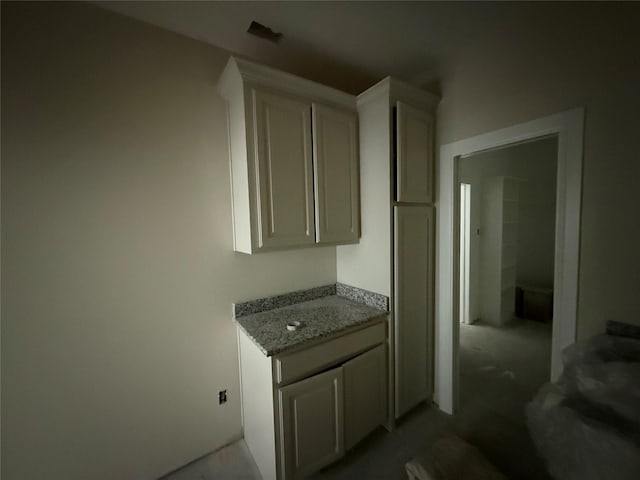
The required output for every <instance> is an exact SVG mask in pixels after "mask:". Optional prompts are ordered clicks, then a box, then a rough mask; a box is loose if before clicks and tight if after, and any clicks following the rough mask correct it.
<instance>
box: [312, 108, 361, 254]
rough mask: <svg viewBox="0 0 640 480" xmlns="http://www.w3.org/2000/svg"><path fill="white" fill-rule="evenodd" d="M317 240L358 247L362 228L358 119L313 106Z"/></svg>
mask: <svg viewBox="0 0 640 480" xmlns="http://www.w3.org/2000/svg"><path fill="white" fill-rule="evenodd" d="M313 138H314V150H313V158H314V179H315V201H316V206H317V208H316V240H317V241H318V242H321V243H322V242H330V243H355V242H357V241H358V236H359V233H360V232H359V230H360V229H359V226H360V221H359V220H360V195H359V176H358V130H357V119H356V115H355V114H354V113H352V112H347V111H343V110H337V109H335V108H330V107H327V106H325V105H320V104H317V103H314V104H313Z"/></svg>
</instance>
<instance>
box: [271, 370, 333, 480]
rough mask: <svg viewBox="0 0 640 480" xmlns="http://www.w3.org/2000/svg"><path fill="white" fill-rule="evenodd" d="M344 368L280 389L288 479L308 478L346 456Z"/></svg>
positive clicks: (283, 462)
mask: <svg viewBox="0 0 640 480" xmlns="http://www.w3.org/2000/svg"><path fill="white" fill-rule="evenodd" d="M342 381H343V380H342V367H338V368H334V369H333V370H329V371H327V372H323V373H320V374H318V375H314V376H313V377H309V378H307V379H305V380H301V381H299V382H296V383H293V384H291V385H288V386H286V387H282V388H280V389H279V390H278V397H279V398H278V400H279V420H280V429H281V434H280V437H281V438H282V447H283V448H282V449H281V461H282V465H283V467H284V468H283V471H284V478H285V479H286V480H291V479H294V478H305V477H307V476H308V475H310V474H312V473H314V472H317V471H318V470H320V469H321V468H322V467H324V466H326V465H329V464H330V463H332V462H334V461H335V460H336V459H338V458H340V457H341V456H342V455H343V454H344V426H343V391H342V385H343V383H342Z"/></svg>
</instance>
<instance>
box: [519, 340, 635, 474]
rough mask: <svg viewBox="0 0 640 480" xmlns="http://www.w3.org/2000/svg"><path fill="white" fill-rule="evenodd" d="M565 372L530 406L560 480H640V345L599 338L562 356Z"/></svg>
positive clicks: (536, 434)
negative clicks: (639, 479)
mask: <svg viewBox="0 0 640 480" xmlns="http://www.w3.org/2000/svg"><path fill="white" fill-rule="evenodd" d="M563 362H564V371H563V374H562V376H561V377H560V379H559V380H558V381H557V382H556V383H555V384H547V385H545V386H544V387H543V388H542V389H541V390H540V392H539V393H538V395H537V396H536V397H535V398H534V400H533V401H532V402H531V403H530V404H529V405H528V406H527V423H528V426H529V430H530V432H531V435H532V438H533V440H534V442H535V444H536V446H537V448H538V450H539V452H540V453H541V455H542V456H543V457H544V458H545V459H546V461H547V466H548V468H549V472H550V473H551V475H552V476H553V477H554V478H555V479H557V480H605V479H606V480H613V479H615V480H627V479H628V480H631V479H633V480H636V479H638V478H640V340H637V339H634V338H624V337H615V336H607V335H601V336H597V337H593V338H592V339H590V340H589V341H587V342H583V343H578V344H575V345H572V346H570V347H569V348H567V349H566V350H565V351H564V352H563Z"/></svg>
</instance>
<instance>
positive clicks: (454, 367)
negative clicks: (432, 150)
mask: <svg viewBox="0 0 640 480" xmlns="http://www.w3.org/2000/svg"><path fill="white" fill-rule="evenodd" d="M583 131H584V110H583V109H581V108H578V109H574V110H568V111H565V112H561V113H557V114H555V115H550V116H548V117H543V118H539V119H536V120H531V121H529V122H525V123H521V124H517V125H513V126H511V127H507V128H503V129H500V130H495V131H492V132H488V133H484V134H481V135H477V136H475V137H470V138H466V139H463V140H459V141H456V142H453V143H449V144H446V145H442V146H441V148H440V156H439V159H438V182H439V183H438V185H439V189H438V197H437V207H438V215H437V232H438V233H437V242H436V244H437V247H436V248H437V255H436V304H435V318H436V344H435V356H436V360H435V391H434V400H435V402H436V403H437V404H438V407H439V408H440V409H441V410H442V411H444V412H447V413H450V414H453V413H454V412H455V410H456V408H457V404H458V395H459V361H458V353H459V352H458V349H459V334H460V321H459V309H460V301H459V300H460V299H459V288H460V285H459V268H460V264H459V241H460V239H459V231H458V230H459V218H458V217H459V210H458V209H459V201H460V198H459V190H458V188H459V187H458V163H459V160H460V158H463V157H465V156H468V155H471V154H473V153H479V152H484V151H489V150H491V149H496V148H499V147H503V146H506V145H512V144H517V143H520V142H525V141H530V140H534V139H539V138H542V137H546V136H549V135H557V137H558V155H557V182H556V187H555V190H556V218H555V253H554V276H553V279H554V280H553V289H554V292H553V315H554V320H555V321H554V322H553V326H552V345H551V367H550V377H551V379H552V380H554V379H556V378H557V377H558V376H559V375H560V373H561V372H562V362H561V358H562V356H561V352H562V350H563V349H564V347H566V346H568V345H570V344H572V343H574V342H575V339H576V324H577V311H578V272H579V259H580V219H581V201H582V153H583V141H584V140H583ZM471 210H472V211H473V207H471Z"/></svg>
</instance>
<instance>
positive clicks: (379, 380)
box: [342, 345, 387, 450]
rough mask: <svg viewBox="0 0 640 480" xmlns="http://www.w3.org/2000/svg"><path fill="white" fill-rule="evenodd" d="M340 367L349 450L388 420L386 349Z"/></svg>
mask: <svg viewBox="0 0 640 480" xmlns="http://www.w3.org/2000/svg"><path fill="white" fill-rule="evenodd" d="M342 368H343V374H344V418H345V424H344V438H345V448H346V449H347V450H349V449H350V448H351V447H353V446H354V445H355V444H356V443H358V442H359V441H360V440H362V439H363V438H364V437H366V436H367V435H368V434H369V433H371V432H372V431H373V430H375V429H376V428H377V427H378V426H379V425H382V424H383V423H384V422H385V421H386V419H387V355H386V346H385V345H378V346H377V347H376V348H374V349H372V350H369V351H368V352H366V353H363V354H362V355H359V356H357V357H356V358H354V359H353V360H350V361H348V362H347V363H345V364H344V365H343V367H342Z"/></svg>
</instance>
